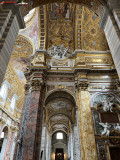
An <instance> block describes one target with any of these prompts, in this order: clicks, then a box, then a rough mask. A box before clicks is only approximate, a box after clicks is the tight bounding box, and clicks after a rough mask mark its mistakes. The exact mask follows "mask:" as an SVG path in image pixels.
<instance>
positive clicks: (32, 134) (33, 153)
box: [22, 89, 44, 160]
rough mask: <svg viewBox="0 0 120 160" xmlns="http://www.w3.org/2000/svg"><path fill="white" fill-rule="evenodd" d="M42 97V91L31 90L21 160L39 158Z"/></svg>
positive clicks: (36, 159) (35, 159)
mask: <svg viewBox="0 0 120 160" xmlns="http://www.w3.org/2000/svg"><path fill="white" fill-rule="evenodd" d="M43 95H44V94H43V93H42V89H41V90H33V91H32V92H31V97H30V105H29V113H28V118H27V124H26V130H25V137H24V142H23V154H22V160H26V159H27V160H38V159H39V156H40V155H39V154H40V144H41V132H42V115H43V105H42V100H43Z"/></svg>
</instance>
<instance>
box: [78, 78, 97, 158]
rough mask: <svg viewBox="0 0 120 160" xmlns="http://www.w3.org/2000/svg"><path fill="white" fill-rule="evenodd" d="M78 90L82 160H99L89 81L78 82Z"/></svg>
mask: <svg viewBox="0 0 120 160" xmlns="http://www.w3.org/2000/svg"><path fill="white" fill-rule="evenodd" d="M76 88H77V89H76V90H77V105H78V114H79V127H80V142H81V160H97V152H96V144H95V136H94V129H93V122H92V114H91V109H90V99H89V92H88V90H87V88H88V83H87V81H86V82H85V81H77V83H76Z"/></svg>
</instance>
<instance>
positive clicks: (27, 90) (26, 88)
mask: <svg viewBox="0 0 120 160" xmlns="http://www.w3.org/2000/svg"><path fill="white" fill-rule="evenodd" d="M24 89H25V95H26V94H28V92H29V89H30V83H26V84H25V85H24Z"/></svg>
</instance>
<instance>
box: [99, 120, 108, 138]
mask: <svg viewBox="0 0 120 160" xmlns="http://www.w3.org/2000/svg"><path fill="white" fill-rule="evenodd" d="M99 124H100V125H101V126H102V127H104V130H103V131H102V133H101V136H103V135H106V136H109V134H110V130H109V128H110V127H111V125H109V124H108V123H99Z"/></svg>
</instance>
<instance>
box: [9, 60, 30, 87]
mask: <svg viewBox="0 0 120 160" xmlns="http://www.w3.org/2000/svg"><path fill="white" fill-rule="evenodd" d="M10 62H11V64H12V66H13V68H14V70H15V72H16V74H17V76H18V78H19V80H20V81H21V82H22V84H23V85H24V84H25V83H26V79H25V76H24V71H25V70H26V67H27V66H29V65H30V58H26V57H13V58H11V59H10Z"/></svg>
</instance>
